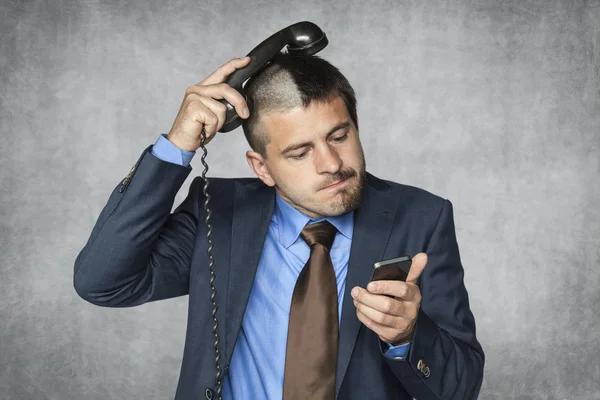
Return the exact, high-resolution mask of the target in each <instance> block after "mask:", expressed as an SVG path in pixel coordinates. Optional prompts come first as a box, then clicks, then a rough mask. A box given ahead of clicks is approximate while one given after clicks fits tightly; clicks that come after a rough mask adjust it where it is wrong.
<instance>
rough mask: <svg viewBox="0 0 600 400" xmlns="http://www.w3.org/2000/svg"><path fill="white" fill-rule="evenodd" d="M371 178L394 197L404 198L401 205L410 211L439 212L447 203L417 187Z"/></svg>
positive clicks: (443, 199)
mask: <svg viewBox="0 0 600 400" xmlns="http://www.w3.org/2000/svg"><path fill="white" fill-rule="evenodd" d="M369 178H372V179H373V180H375V181H377V183H376V186H379V187H380V188H381V189H383V190H389V191H391V192H392V193H393V194H394V195H398V196H402V199H401V202H400V203H401V204H402V207H406V208H408V209H412V208H418V209H423V208H428V209H432V208H434V209H437V210H439V209H441V208H442V207H443V205H444V203H445V202H446V199H445V198H444V197H442V196H439V195H437V194H435V193H432V192H430V191H428V190H426V189H423V188H420V187H417V186H412V185H407V184H404V183H398V182H394V181H391V180H386V179H380V178H377V177H374V176H372V175H371V176H370V177H369ZM386 186H387V188H386Z"/></svg>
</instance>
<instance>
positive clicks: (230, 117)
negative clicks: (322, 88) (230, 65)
mask: <svg viewBox="0 0 600 400" xmlns="http://www.w3.org/2000/svg"><path fill="white" fill-rule="evenodd" d="M328 43H329V41H328V40H327V36H325V33H324V32H323V31H322V30H321V28H319V27H318V26H317V25H315V24H313V23H312V22H308V21H302V22H298V23H295V24H293V25H290V26H288V27H287V28H283V29H282V30H280V31H279V32H276V33H274V34H273V35H271V36H270V37H268V38H267V39H265V40H263V41H262V43H260V44H259V45H258V46H256V47H255V48H254V49H252V51H250V53H248V56H250V63H249V64H248V65H246V66H245V67H244V68H240V69H238V70H236V71H234V72H233V73H232V74H231V75H229V76H228V77H227V80H226V81H225V83H227V84H229V86H231V87H232V88H234V89H235V90H237V91H238V92H240V94H241V95H242V96H243V97H244V99H245V100H246V102H247V103H248V107H249V109H250V112H252V104H250V102H249V101H248V97H247V96H246V93H245V92H244V89H243V87H242V85H243V84H244V82H246V81H247V80H248V79H250V78H251V77H252V76H254V75H256V74H257V73H258V72H260V71H261V70H262V69H263V68H264V67H266V66H267V64H268V63H269V62H270V61H271V60H272V59H273V57H275V56H276V55H277V54H279V52H280V51H281V50H282V49H283V48H284V47H286V46H287V51H288V53H289V54H302V55H313V54H315V53H317V52H319V51H321V50H323V49H324V48H325V46H327V44H328ZM219 101H220V102H221V103H223V104H224V105H225V106H227V112H226V114H225V123H224V124H223V127H222V128H221V129H220V130H219V132H229V131H232V130H234V129H235V128H237V127H238V126H240V125H241V124H242V122H243V120H242V119H241V118H240V117H239V116H238V115H237V113H236V111H235V108H233V106H232V105H231V104H229V103H228V102H227V100H219Z"/></svg>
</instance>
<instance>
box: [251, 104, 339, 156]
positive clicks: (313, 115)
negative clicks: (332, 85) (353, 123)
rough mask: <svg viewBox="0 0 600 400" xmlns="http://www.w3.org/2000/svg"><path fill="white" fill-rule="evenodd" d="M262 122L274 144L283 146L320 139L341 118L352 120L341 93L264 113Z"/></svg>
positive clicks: (280, 147) (274, 146)
mask: <svg viewBox="0 0 600 400" xmlns="http://www.w3.org/2000/svg"><path fill="white" fill-rule="evenodd" d="M261 119H262V121H261V122H262V124H263V128H264V129H265V131H266V132H267V133H268V135H269V138H270V144H273V146H272V147H273V148H279V149H283V148H284V147H285V146H287V145H288V144H290V143H292V142H298V141H304V140H316V139H318V138H319V137H324V136H325V135H326V134H327V133H328V132H329V131H330V130H331V128H332V127H334V126H336V125H337V124H339V123H340V122H345V121H350V116H349V114H348V110H347V109H346V105H345V104H344V101H343V100H342V98H341V97H335V98H333V99H332V100H330V101H327V102H321V101H318V102H317V101H313V102H311V103H310V104H309V105H308V106H307V107H296V108H293V109H292V110H290V111H286V112H275V111H274V112H270V113H266V114H264V115H262V117H261Z"/></svg>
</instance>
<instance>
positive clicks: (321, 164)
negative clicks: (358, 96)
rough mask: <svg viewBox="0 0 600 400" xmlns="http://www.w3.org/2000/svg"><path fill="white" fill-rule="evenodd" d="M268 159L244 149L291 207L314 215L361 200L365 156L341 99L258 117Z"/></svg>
mask: <svg viewBox="0 0 600 400" xmlns="http://www.w3.org/2000/svg"><path fill="white" fill-rule="evenodd" d="M261 124H262V127H263V128H264V130H265V131H266V132H267V133H268V135H269V138H270V141H269V144H268V145H267V148H266V153H267V158H266V159H263V158H262V157H260V155H258V153H254V152H248V162H249V164H250V166H251V167H252V168H253V169H254V171H255V173H256V174H257V176H258V177H259V178H260V179H261V180H262V181H263V182H264V183H265V184H267V185H269V186H274V187H275V188H276V190H277V191H278V192H279V194H280V195H281V197H282V198H283V199H284V200H286V201H287V202H288V203H290V204H291V205H292V206H293V207H295V208H296V209H298V210H300V211H302V212H303V213H305V214H306V215H308V216H310V217H314V218H321V217H325V216H335V215H340V214H344V213H346V212H348V211H351V210H354V209H355V208H357V207H358V206H359V204H360V200H361V196H362V189H363V186H364V180H365V158H364V154H363V149H362V146H361V144H360V140H359V137H358V129H357V127H356V126H354V124H353V123H352V120H351V119H350V115H349V114H348V111H347V109H346V106H345V104H344V102H343V101H342V99H341V98H339V97H336V98H334V99H333V100H331V101H330V102H328V103H322V102H314V101H313V102H312V103H311V104H310V105H309V106H308V107H306V108H303V107H298V108H295V109H293V110H291V111H289V112H285V113H280V112H277V113H275V112H272V113H268V114H264V115H262V116H261Z"/></svg>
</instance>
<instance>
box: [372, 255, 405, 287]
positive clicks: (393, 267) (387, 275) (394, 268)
mask: <svg viewBox="0 0 600 400" xmlns="http://www.w3.org/2000/svg"><path fill="white" fill-rule="evenodd" d="M411 264H412V259H411V258H410V257H409V256H404V257H398V258H392V259H391V260H384V261H379V262H376V263H375V265H374V266H373V274H372V275H371V280H370V281H369V282H371V281H402V282H405V281H406V278H407V277H408V271H410V266H411Z"/></svg>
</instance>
